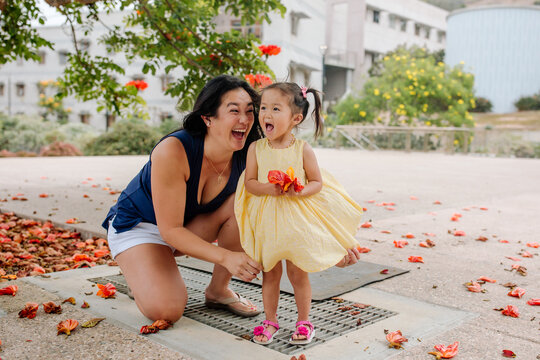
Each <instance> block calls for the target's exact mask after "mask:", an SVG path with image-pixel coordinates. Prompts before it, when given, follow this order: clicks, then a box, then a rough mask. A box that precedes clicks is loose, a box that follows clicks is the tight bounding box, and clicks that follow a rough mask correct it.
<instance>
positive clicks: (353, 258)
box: [336, 248, 360, 268]
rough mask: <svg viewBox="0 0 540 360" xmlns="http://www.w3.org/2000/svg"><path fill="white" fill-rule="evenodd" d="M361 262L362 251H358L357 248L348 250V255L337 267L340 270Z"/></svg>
mask: <svg viewBox="0 0 540 360" xmlns="http://www.w3.org/2000/svg"><path fill="white" fill-rule="evenodd" d="M358 260H360V251H358V250H357V249H356V248H352V249H348V250H347V255H345V256H344V257H343V259H341V260H340V261H339V262H338V263H337V264H336V266H337V267H340V268H344V267H345V266H349V265H354V264H356V263H357V262H358Z"/></svg>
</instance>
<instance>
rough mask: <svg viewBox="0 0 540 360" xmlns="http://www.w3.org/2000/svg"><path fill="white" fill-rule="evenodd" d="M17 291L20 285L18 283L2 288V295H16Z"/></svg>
mask: <svg viewBox="0 0 540 360" xmlns="http://www.w3.org/2000/svg"><path fill="white" fill-rule="evenodd" d="M17 291H19V287H18V286H17V285H9V286H6V287H5V288H2V289H0V295H12V296H15V294H17Z"/></svg>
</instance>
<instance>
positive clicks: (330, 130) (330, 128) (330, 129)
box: [326, 126, 334, 134]
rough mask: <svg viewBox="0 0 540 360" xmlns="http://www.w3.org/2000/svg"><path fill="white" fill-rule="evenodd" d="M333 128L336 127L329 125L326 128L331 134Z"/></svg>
mask: <svg viewBox="0 0 540 360" xmlns="http://www.w3.org/2000/svg"><path fill="white" fill-rule="evenodd" d="M333 130H334V129H333V128H332V127H331V126H329V127H327V128H326V131H327V132H328V133H329V134H330V133H331V132H332V131H333Z"/></svg>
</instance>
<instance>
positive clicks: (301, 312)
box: [287, 260, 311, 340]
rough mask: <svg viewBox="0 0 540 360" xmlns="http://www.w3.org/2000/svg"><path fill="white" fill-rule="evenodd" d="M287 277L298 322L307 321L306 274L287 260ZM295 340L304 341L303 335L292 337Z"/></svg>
mask: <svg viewBox="0 0 540 360" xmlns="http://www.w3.org/2000/svg"><path fill="white" fill-rule="evenodd" d="M287 276H288V277H289V281H290V282H291V284H292V286H293V289H294V300H295V301H296V307H297V308H298V320H297V321H308V320H309V311H310V310H311V284H310V282H309V276H308V273H307V272H305V271H303V270H302V269H300V268H299V267H297V266H296V265H294V264H293V263H292V262H290V261H289V260H287ZM293 338H294V339H295V340H300V339H306V338H307V337H306V336H305V335H293Z"/></svg>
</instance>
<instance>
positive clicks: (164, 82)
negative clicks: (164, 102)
mask: <svg viewBox="0 0 540 360" xmlns="http://www.w3.org/2000/svg"><path fill="white" fill-rule="evenodd" d="M160 78H161V91H166V90H167V89H168V88H169V85H170V84H171V83H172V82H173V77H172V76H171V75H161V77H160Z"/></svg>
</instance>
